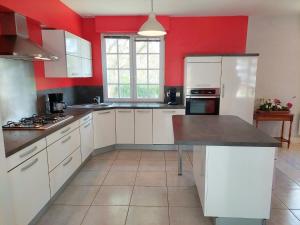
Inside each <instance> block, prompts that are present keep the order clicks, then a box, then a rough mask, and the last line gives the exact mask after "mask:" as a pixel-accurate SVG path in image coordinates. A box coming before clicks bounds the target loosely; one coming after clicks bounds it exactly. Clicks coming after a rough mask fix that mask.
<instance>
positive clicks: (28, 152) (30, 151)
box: [20, 146, 38, 158]
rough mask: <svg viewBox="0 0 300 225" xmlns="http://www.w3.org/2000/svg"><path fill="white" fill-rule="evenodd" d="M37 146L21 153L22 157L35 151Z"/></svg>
mask: <svg viewBox="0 0 300 225" xmlns="http://www.w3.org/2000/svg"><path fill="white" fill-rule="evenodd" d="M37 148H38V147H37V146H34V147H33V148H32V149H30V150H28V151H27V152H24V153H22V154H20V158H24V157H25V156H27V155H29V154H31V153H33V152H34V151H36V150H37Z"/></svg>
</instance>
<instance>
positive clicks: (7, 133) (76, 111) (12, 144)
mask: <svg viewBox="0 0 300 225" xmlns="http://www.w3.org/2000/svg"><path fill="white" fill-rule="evenodd" d="M117 108H123V109H124V108H127V109H184V106H183V105H167V104H162V103H112V104H111V105H109V106H99V105H96V104H89V106H87V105H86V106H84V105H74V106H71V107H69V108H68V109H67V110H65V114H66V115H72V116H74V117H73V118H72V119H69V120H67V121H65V122H64V123H62V124H59V125H57V126H55V127H53V128H50V129H47V130H4V131H3V136H4V145H5V155H6V157H9V156H11V155H13V154H15V153H16V152H18V151H20V150H22V149H24V148H26V147H27V146H29V145H31V144H33V143H35V142H37V141H38V140H40V139H42V138H45V137H46V136H48V135H49V134H51V133H54V132H55V131H57V130H59V129H61V128H63V127H65V126H67V125H69V124H71V123H72V122H74V121H76V120H79V119H80V118H82V117H84V116H86V115H87V114H89V113H91V112H93V111H99V110H107V109H117Z"/></svg>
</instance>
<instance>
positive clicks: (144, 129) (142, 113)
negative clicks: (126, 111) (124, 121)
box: [134, 109, 153, 144]
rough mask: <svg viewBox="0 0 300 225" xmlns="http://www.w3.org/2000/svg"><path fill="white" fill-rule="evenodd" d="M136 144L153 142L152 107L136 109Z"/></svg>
mask: <svg viewBox="0 0 300 225" xmlns="http://www.w3.org/2000/svg"><path fill="white" fill-rule="evenodd" d="M134 125H135V129H134V131H135V136H134V140H135V141H134V143H135V144H152V126H153V124H152V109H136V110H135V122H134Z"/></svg>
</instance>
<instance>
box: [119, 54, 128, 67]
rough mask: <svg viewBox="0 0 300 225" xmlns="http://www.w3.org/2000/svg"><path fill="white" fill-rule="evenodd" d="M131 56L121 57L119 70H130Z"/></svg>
mask: <svg viewBox="0 0 300 225" xmlns="http://www.w3.org/2000/svg"><path fill="white" fill-rule="evenodd" d="M129 64H130V63H129V55H127V54H125V55H119V68H123V69H129V68H130V65H129Z"/></svg>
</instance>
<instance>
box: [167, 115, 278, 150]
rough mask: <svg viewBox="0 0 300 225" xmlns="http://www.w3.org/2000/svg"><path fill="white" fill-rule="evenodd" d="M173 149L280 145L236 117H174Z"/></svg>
mask: <svg viewBox="0 0 300 225" xmlns="http://www.w3.org/2000/svg"><path fill="white" fill-rule="evenodd" d="M172 120H173V130H174V141H175V144H177V145H213V146H257V147H280V146H281V143H280V142H279V141H277V140H276V139H274V138H272V137H270V136H269V135H268V134H266V133H264V132H263V131H261V130H259V129H257V128H255V127H254V126H252V125H251V124H249V123H247V122H245V121H244V120H242V119H240V118H239V117H237V116H225V115H224V116H223V115H220V116H214V115H185V116H184V115H175V116H173V118H172Z"/></svg>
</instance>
